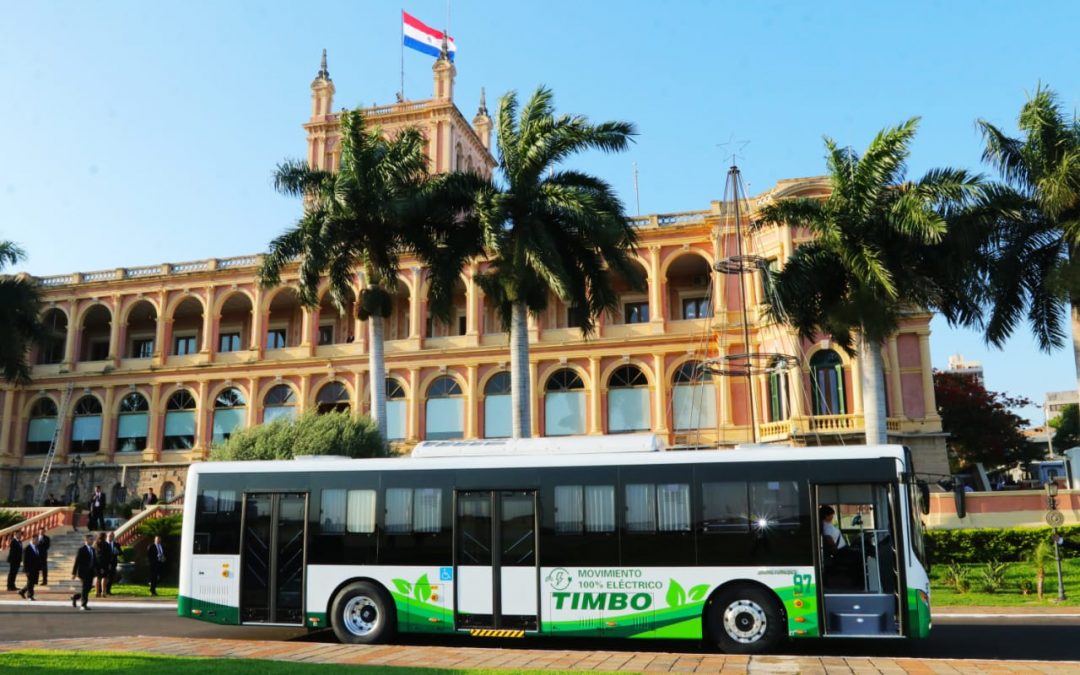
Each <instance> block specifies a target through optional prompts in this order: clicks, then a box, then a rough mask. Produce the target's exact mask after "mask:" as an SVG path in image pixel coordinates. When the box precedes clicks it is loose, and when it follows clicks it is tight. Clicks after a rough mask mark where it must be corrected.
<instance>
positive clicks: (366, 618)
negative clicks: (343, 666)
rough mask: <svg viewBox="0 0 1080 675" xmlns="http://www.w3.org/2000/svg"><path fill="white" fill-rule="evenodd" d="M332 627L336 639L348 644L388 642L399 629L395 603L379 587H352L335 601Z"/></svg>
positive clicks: (357, 583)
mask: <svg viewBox="0 0 1080 675" xmlns="http://www.w3.org/2000/svg"><path fill="white" fill-rule="evenodd" d="M330 626H331V627H332V628H333V629H334V635H335V636H337V639H338V640H340V641H341V642H344V643H346V644H357V645H365V644H372V643H375V642H385V641H387V640H389V639H390V638H391V637H392V636H393V635H394V630H395V628H396V627H397V614H396V611H395V608H394V601H393V600H391V599H390V596H389V595H387V593H386V591H384V590H383V589H382V588H381V587H379V586H378V585H377V584H373V583H370V582H367V581H358V582H356V583H353V584H349V585H348V586H346V587H345V588H343V589H341V592H339V593H338V594H337V597H336V598H334V603H333V605H332V606H331V607H330Z"/></svg>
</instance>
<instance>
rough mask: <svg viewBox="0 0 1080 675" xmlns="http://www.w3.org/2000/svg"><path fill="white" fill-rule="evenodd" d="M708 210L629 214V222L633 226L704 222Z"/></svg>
mask: <svg viewBox="0 0 1080 675" xmlns="http://www.w3.org/2000/svg"><path fill="white" fill-rule="evenodd" d="M708 214H709V212H708V211H682V212H679V213H657V214H653V215H649V216H631V217H630V218H629V220H630V224H631V225H632V226H634V227H642V228H653V227H670V226H672V225H689V224H693V223H704V222H705V216H707V215H708Z"/></svg>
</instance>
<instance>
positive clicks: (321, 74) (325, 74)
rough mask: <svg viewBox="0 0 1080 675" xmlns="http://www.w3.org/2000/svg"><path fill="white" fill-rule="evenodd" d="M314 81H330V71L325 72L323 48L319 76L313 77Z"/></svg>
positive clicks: (324, 52)
mask: <svg viewBox="0 0 1080 675" xmlns="http://www.w3.org/2000/svg"><path fill="white" fill-rule="evenodd" d="M315 79H318V80H329V79H330V71H329V70H327V68H326V49H325V48H323V50H322V61H321V62H319V74H318V75H316V76H315Z"/></svg>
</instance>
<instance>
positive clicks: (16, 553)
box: [7, 532, 23, 591]
mask: <svg viewBox="0 0 1080 675" xmlns="http://www.w3.org/2000/svg"><path fill="white" fill-rule="evenodd" d="M22 559H23V545H22V535H21V534H20V533H18V532H16V533H15V534H13V535H11V543H9V544H8V556H7V561H8V575H7V589H8V590H9V591H17V590H19V589H18V587H17V586H16V585H15V579H17V578H18V576H19V566H20V565H22Z"/></svg>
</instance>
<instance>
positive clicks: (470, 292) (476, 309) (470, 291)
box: [465, 263, 483, 347]
mask: <svg viewBox="0 0 1080 675" xmlns="http://www.w3.org/2000/svg"><path fill="white" fill-rule="evenodd" d="M477 274H479V271H478V270H477V268H476V264H475V263H474V264H472V265H469V283H468V284H467V285H466V286H465V335H467V336H468V340H467V344H468V345H469V346H470V347H476V346H478V345H479V344H480V334H481V333H482V332H483V331H482V327H481V324H482V312H483V307H482V304H481V302H480V286H478V285H477V284H476V275H477Z"/></svg>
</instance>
